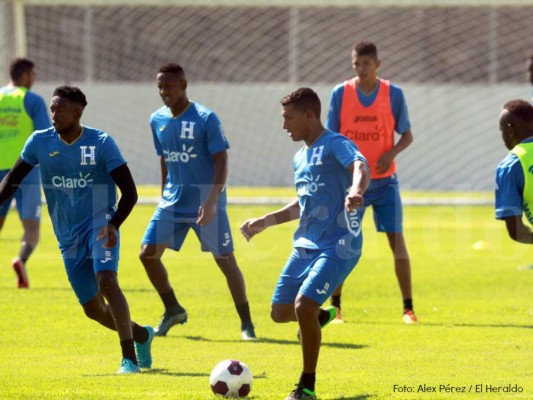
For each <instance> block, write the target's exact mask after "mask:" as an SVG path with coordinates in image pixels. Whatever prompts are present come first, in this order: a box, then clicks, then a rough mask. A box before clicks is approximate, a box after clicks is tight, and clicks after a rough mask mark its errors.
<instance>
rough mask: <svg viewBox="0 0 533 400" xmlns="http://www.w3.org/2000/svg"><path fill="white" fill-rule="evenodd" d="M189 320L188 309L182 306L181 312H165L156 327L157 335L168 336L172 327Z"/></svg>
mask: <svg viewBox="0 0 533 400" xmlns="http://www.w3.org/2000/svg"><path fill="white" fill-rule="evenodd" d="M186 322H187V311H185V310H184V309H183V308H182V311H181V312H178V313H175V314H171V313H169V312H167V311H165V313H164V314H163V318H162V319H161V322H160V323H159V325H157V326H156V327H155V329H154V332H155V335H156V336H166V335H167V333H168V331H169V330H170V328H172V327H173V326H174V325H176V324H182V325H183V324H184V323H186Z"/></svg>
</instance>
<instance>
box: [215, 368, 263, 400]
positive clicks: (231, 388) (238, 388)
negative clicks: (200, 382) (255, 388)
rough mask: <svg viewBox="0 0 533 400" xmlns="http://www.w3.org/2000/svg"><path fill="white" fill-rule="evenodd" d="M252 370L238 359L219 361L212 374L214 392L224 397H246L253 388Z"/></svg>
mask: <svg viewBox="0 0 533 400" xmlns="http://www.w3.org/2000/svg"><path fill="white" fill-rule="evenodd" d="M252 380H253V377H252V371H250V368H248V366H247V365H246V364H245V363H243V362H240V361H237V360H224V361H221V362H219V363H218V364H217V365H216V366H215V368H213V371H212V372H211V375H210V376H209V383H210V385H211V390H212V391H213V393H214V394H218V395H221V396H223V397H245V396H247V395H248V393H250V390H252Z"/></svg>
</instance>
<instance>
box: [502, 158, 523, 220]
mask: <svg viewBox="0 0 533 400" xmlns="http://www.w3.org/2000/svg"><path fill="white" fill-rule="evenodd" d="M524 184H525V181H524V171H523V170H522V165H521V164H520V160H519V159H518V157H516V156H515V155H514V154H510V155H508V156H507V157H506V158H505V160H504V161H502V163H500V165H499V166H498V168H497V169H496V189H495V203H496V204H495V211H496V219H504V218H506V217H512V216H520V215H522V193H523V191H524Z"/></svg>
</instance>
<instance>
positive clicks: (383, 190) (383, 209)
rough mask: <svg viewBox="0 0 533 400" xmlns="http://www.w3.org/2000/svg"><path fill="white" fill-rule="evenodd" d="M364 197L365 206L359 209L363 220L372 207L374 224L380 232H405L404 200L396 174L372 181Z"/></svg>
mask: <svg viewBox="0 0 533 400" xmlns="http://www.w3.org/2000/svg"><path fill="white" fill-rule="evenodd" d="M363 197H364V200H365V205H364V206H363V207H361V208H360V209H359V210H360V211H361V219H362V218H363V216H364V213H365V210H366V208H367V207H369V206H372V210H373V211H374V224H375V226H376V230H377V231H378V232H402V231H403V223H402V220H403V214H402V199H401V198H400V188H399V185H398V179H397V178H396V174H394V175H392V176H390V177H388V178H382V179H374V180H372V181H371V182H370V186H369V187H368V190H367V191H366V192H365V194H364V196H363Z"/></svg>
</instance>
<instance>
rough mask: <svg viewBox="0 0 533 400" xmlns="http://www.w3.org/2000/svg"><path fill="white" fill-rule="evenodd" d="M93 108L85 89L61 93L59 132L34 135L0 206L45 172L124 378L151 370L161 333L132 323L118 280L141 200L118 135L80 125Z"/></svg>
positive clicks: (71, 269) (77, 271) (67, 258)
mask: <svg viewBox="0 0 533 400" xmlns="http://www.w3.org/2000/svg"><path fill="white" fill-rule="evenodd" d="M86 105H87V100H86V99H85V95H84V94H83V92H82V91H81V90H80V89H78V88H76V87H71V86H62V87H58V88H57V89H55V91H54V94H53V97H52V101H51V104H50V111H51V113H52V121H53V127H51V128H49V129H46V130H40V131H36V132H34V133H33V134H32V135H31V136H30V137H29V139H28V140H27V141H26V144H25V146H24V149H23V150H22V154H21V156H20V157H19V159H18V160H17V161H16V163H15V165H14V167H13V169H12V170H11V171H10V172H9V173H8V174H7V175H6V177H5V178H4V179H3V181H2V182H1V183H0V204H2V203H4V202H5V201H6V200H7V199H9V198H10V196H11V195H12V194H13V193H14V192H15V191H16V189H17V185H18V184H19V183H20V182H21V181H22V180H23V178H24V177H25V176H26V175H27V174H28V173H29V172H30V171H31V170H32V169H33V168H34V167H35V166H37V165H39V166H40V167H41V178H42V183H43V189H44V194H45V196H46V201H47V204H48V212H49V214H50V218H51V219H52V225H53V228H54V232H55V235H56V237H57V240H58V242H59V249H60V250H61V255H62V257H63V262H64V264H65V268H66V271H67V275H68V279H69V281H70V284H71V286H72V288H73V289H74V292H75V294H76V296H77V297H78V300H79V302H80V304H81V306H82V307H83V310H84V311H85V314H86V315H87V317H89V318H91V319H93V320H95V321H97V322H99V323H100V324H102V325H103V326H105V327H106V328H109V329H112V330H116V331H117V332H118V336H119V338H120V345H121V347H122V356H123V358H122V363H121V366H120V369H119V370H118V372H117V373H118V374H130V373H138V372H140V368H150V367H151V364H152V357H151V352H150V346H151V342H152V339H153V337H154V332H153V329H152V328H151V327H149V326H146V327H142V326H140V325H137V324H136V323H135V322H132V321H131V319H130V313H129V308H128V303H127V301H126V298H125V297H124V294H123V293H122V290H121V289H120V286H119V284H118V278H117V271H118V260H119V248H120V237H119V232H118V229H119V227H120V225H121V224H122V223H123V222H124V220H125V219H126V218H127V216H128V215H129V214H130V212H131V210H132V208H133V206H134V205H135V203H136V201H137V190H136V188H135V183H134V182H133V178H132V176H131V173H130V170H129V168H128V166H127V164H126V161H125V160H124V159H123V158H122V155H121V154H120V151H119V149H118V147H117V145H116V144H115V142H114V140H113V139H112V138H111V136H109V135H108V134H107V133H105V132H102V131H99V130H97V129H94V128H89V127H87V126H83V125H81V123H80V118H81V116H82V114H83V110H84V109H85V106H86ZM117 186H118V187H119V189H120V192H121V197H120V200H119V202H118V205H117V192H116V187H117ZM106 301H107V303H106Z"/></svg>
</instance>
